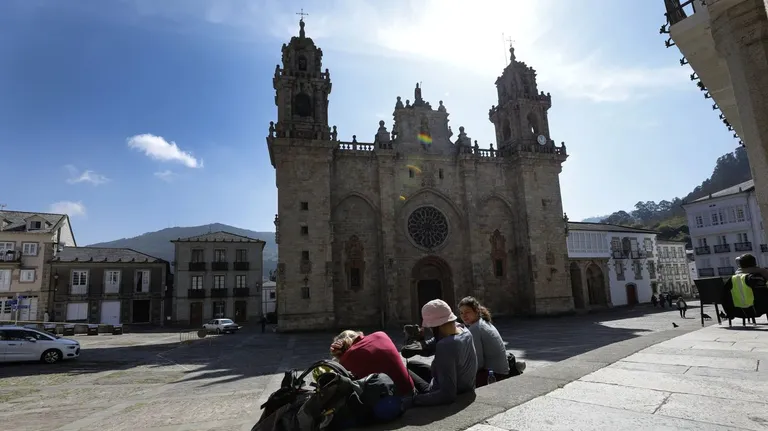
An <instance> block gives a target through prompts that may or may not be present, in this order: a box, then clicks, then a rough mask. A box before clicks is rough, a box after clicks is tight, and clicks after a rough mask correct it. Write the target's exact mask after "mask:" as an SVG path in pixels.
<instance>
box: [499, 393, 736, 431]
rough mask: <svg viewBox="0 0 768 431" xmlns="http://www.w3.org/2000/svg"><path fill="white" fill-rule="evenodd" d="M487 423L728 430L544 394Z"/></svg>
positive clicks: (520, 428)
mask: <svg viewBox="0 0 768 431" xmlns="http://www.w3.org/2000/svg"><path fill="white" fill-rule="evenodd" d="M486 423H487V424H489V425H491V426H495V427H498V428H501V429H504V430H515V431H527V430H531V431H542V430H548V431H559V430H568V431H572V430H622V431H635V430H637V431H647V430H654V431H678V430H691V431H694V430H695V431H715V430H717V431H721V430H722V431H725V430H727V429H728V428H727V427H722V426H718V425H711V424H706V423H702V422H694V421H689V420H685V419H677V418H671V417H668V416H660V415H648V414H643V413H638V412H633V411H629V410H624V409H614V408H610V407H603V406H596V405H593V404H585V403H579V402H575V401H568V400H560V399H556V398H552V397H547V396H544V397H541V398H537V399H535V400H533V401H530V402H527V403H525V404H523V405H521V406H518V407H515V408H513V409H511V410H509V411H507V412H505V413H501V414H499V415H496V416H494V417H492V418H490V419H488V420H487V421H486Z"/></svg>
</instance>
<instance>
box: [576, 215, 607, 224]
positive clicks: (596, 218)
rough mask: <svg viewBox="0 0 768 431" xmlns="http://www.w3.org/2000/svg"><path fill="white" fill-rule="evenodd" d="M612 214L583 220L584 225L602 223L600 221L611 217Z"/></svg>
mask: <svg viewBox="0 0 768 431" xmlns="http://www.w3.org/2000/svg"><path fill="white" fill-rule="evenodd" d="M609 216H610V214H607V215H603V216H595V217H589V218H585V219H584V220H582V223H600V220H602V219H604V218H606V217H609Z"/></svg>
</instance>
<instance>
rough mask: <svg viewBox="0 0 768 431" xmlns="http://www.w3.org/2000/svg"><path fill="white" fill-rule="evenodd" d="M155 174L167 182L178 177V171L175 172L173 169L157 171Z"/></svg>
mask: <svg viewBox="0 0 768 431" xmlns="http://www.w3.org/2000/svg"><path fill="white" fill-rule="evenodd" d="M155 176H156V177H157V178H159V179H161V180H163V181H165V182H168V183H170V182H171V181H173V180H174V179H176V173H174V172H173V171H169V170H164V171H160V172H155Z"/></svg>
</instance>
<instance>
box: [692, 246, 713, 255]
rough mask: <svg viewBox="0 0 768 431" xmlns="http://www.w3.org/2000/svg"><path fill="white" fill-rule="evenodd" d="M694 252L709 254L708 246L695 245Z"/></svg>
mask: <svg viewBox="0 0 768 431" xmlns="http://www.w3.org/2000/svg"><path fill="white" fill-rule="evenodd" d="M694 253H696V254H710V250H709V246H708V245H705V246H702V247H696V248H695V249H694Z"/></svg>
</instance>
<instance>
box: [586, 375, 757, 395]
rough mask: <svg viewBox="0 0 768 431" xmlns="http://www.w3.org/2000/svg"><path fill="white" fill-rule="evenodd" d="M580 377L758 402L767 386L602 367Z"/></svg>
mask: <svg viewBox="0 0 768 431" xmlns="http://www.w3.org/2000/svg"><path fill="white" fill-rule="evenodd" d="M581 380H582V381H587V382H596V383H608V384H612V385H621V386H630V387H635V388H644V389H653V390H657V391H665V392H672V393H685V394H691V395H701V396H712V395H714V394H718V395H719V396H721V397H723V398H731V399H737V400H742V401H749V402H761V401H762V400H764V399H766V398H768V387H766V386H760V385H755V384H754V382H752V381H736V380H729V379H726V378H718V377H701V376H689V375H679V374H662V373H651V372H646V371H628V370H621V369H616V368H603V369H602V370H599V371H595V372H594V373H592V374H590V375H587V376H584V377H582V379H581Z"/></svg>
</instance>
